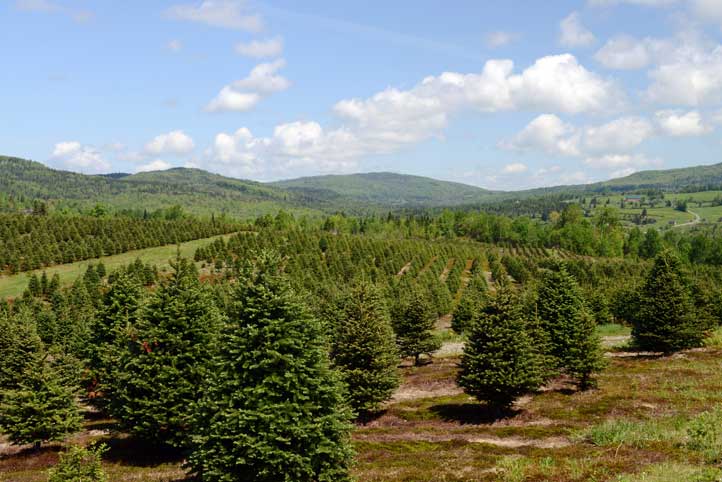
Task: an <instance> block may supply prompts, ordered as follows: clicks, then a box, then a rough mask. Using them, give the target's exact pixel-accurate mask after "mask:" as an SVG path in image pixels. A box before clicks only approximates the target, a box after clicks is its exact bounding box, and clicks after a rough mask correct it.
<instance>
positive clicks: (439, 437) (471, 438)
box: [354, 424, 571, 449]
mask: <svg viewBox="0 0 722 482" xmlns="http://www.w3.org/2000/svg"><path fill="white" fill-rule="evenodd" d="M443 425H445V424H434V425H433V428H434V432H431V431H429V432H418V431H404V432H389V433H364V432H363V431H358V432H356V433H355V434H354V439H356V440H365V441H374V442H404V441H416V442H432V443H438V442H452V441H457V440H458V441H464V442H468V443H477V444H487V445H494V446H497V447H505V448H512V449H515V448H522V447H534V448H541V449H556V448H563V447H568V446H569V445H571V442H570V441H569V440H568V439H567V438H565V437H546V438H540V439H528V438H522V437H495V436H493V435H482V434H478V433H473V432H471V433H470V432H461V431H460V432H458V433H448V431H452V432H453V430H454V428H458V425H453V424H449V427H444V426H443Z"/></svg>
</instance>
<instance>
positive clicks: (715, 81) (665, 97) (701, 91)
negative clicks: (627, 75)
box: [645, 44, 722, 106]
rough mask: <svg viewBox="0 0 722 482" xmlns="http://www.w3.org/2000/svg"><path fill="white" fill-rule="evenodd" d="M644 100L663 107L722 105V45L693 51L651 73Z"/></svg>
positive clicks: (691, 48)
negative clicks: (721, 102)
mask: <svg viewBox="0 0 722 482" xmlns="http://www.w3.org/2000/svg"><path fill="white" fill-rule="evenodd" d="M649 77H650V79H651V84H650V86H649V88H648V89H647V91H646V93H645V96H646V98H647V100H649V101H650V102H655V103H658V104H664V105H686V106H703V105H708V104H714V103H718V102H720V101H722V45H719V44H718V45H716V46H715V47H714V48H713V49H711V50H706V51H705V50H702V49H700V48H694V47H690V49H689V50H688V51H687V52H685V53H682V54H681V55H678V56H675V57H674V58H672V59H671V60H669V61H664V62H662V63H661V64H660V65H659V66H658V67H656V68H655V69H653V70H652V71H651V72H650V73H649Z"/></svg>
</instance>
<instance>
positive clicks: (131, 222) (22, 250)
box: [0, 214, 241, 273]
mask: <svg viewBox="0 0 722 482" xmlns="http://www.w3.org/2000/svg"><path fill="white" fill-rule="evenodd" d="M240 226H241V225H240V224H239V223H237V222H234V221H229V220H226V219H223V220H216V219H211V220H201V219H194V218H188V217H184V218H181V219H175V220H164V219H136V218H131V217H123V216H118V217H101V218H98V217H94V216H62V215H53V216H33V215H25V214H0V273H2V272H6V273H17V272H22V271H28V270H34V269H38V268H42V267H44V266H51V265H55V264H62V263H71V262H75V261H82V260H85V259H90V258H99V257H101V256H109V255H113V254H119V253H124V252H126V251H130V250H134V249H143V248H149V247H154V246H162V245H166V244H175V243H180V242H185V241H191V240H194V239H201V238H208V237H211V236H215V235H218V234H226V233H230V232H233V231H235V230H238V229H239V227H240Z"/></svg>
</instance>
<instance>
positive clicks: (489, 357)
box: [457, 288, 542, 409]
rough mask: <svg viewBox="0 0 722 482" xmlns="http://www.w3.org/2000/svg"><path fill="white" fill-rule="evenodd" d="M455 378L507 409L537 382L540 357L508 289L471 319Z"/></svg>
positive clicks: (472, 392)
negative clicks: (459, 366) (466, 340)
mask: <svg viewBox="0 0 722 482" xmlns="http://www.w3.org/2000/svg"><path fill="white" fill-rule="evenodd" d="M457 381H458V383H459V385H460V386H461V387H463V388H464V391H465V392H466V393H468V394H469V395H472V396H474V397H476V398H477V399H478V400H480V401H484V402H487V403H488V404H489V405H490V406H491V407H493V408H494V409H504V408H508V407H509V406H510V405H511V404H512V403H513V402H514V400H515V399H516V398H517V397H519V396H520V395H523V394H525V393H528V392H530V391H533V390H535V389H536V388H538V387H539V386H540V385H541V383H542V371H541V366H540V359H539V358H538V356H537V354H536V352H535V351H534V349H533V347H532V343H531V340H530V338H529V336H528V334H527V332H526V326H525V322H524V319H523V316H522V310H521V307H520V305H519V302H518V300H517V299H516V298H515V296H514V294H513V293H512V291H511V289H510V288H501V289H500V290H499V291H498V292H497V293H496V295H495V296H494V297H493V298H491V300H490V301H489V303H488V304H487V305H485V306H484V308H483V309H482V311H481V312H480V313H477V314H476V315H475V316H474V318H472V321H471V323H470V330H469V338H468V342H467V344H466V346H465V347H464V354H463V355H462V357H461V371H460V372H459V375H458V379H457Z"/></svg>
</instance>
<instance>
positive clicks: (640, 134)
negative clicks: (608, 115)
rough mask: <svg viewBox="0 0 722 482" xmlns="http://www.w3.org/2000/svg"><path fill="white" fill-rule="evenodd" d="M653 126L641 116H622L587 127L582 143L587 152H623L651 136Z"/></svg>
mask: <svg viewBox="0 0 722 482" xmlns="http://www.w3.org/2000/svg"><path fill="white" fill-rule="evenodd" d="M653 134H654V127H653V126H652V124H651V123H650V122H649V121H648V120H646V119H643V118H641V117H624V118H621V119H616V120H613V121H611V122H608V123H606V124H603V125H601V126H593V127H587V128H585V129H584V132H583V134H582V136H583V140H582V145H583V149H584V150H585V151H589V152H624V151H628V150H630V149H633V148H635V147H637V146H639V145H640V144H641V143H642V142H644V141H645V140H647V139H649V138H650V137H652V135H653Z"/></svg>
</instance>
